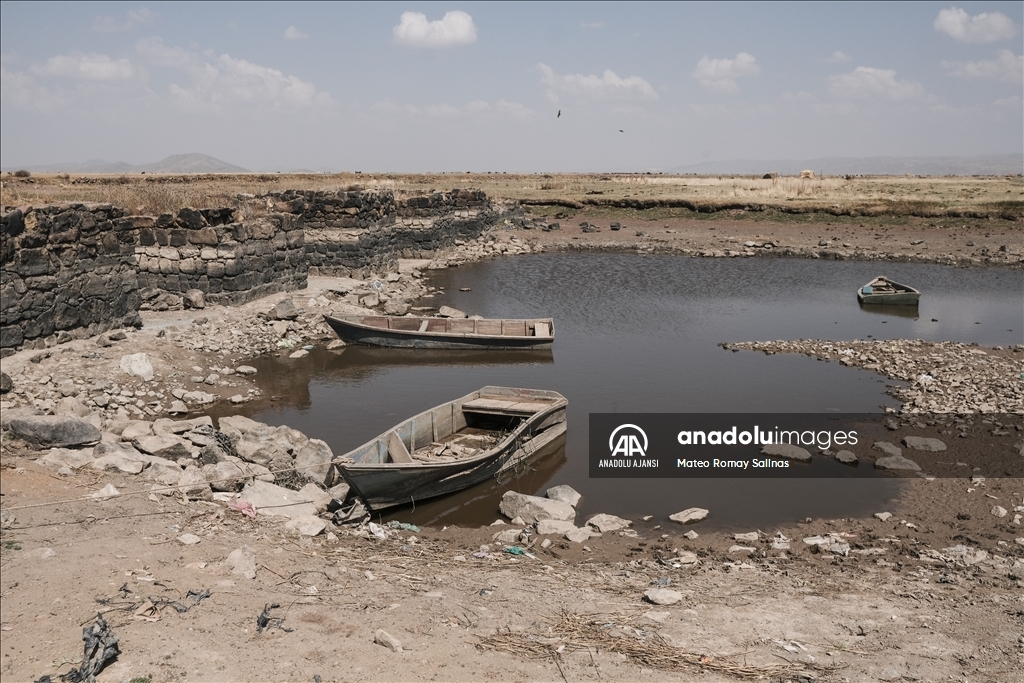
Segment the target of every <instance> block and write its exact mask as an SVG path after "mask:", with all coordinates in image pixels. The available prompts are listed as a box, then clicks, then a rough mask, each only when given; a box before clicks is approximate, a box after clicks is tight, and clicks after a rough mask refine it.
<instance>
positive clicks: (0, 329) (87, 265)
mask: <svg viewBox="0 0 1024 683" xmlns="http://www.w3.org/2000/svg"><path fill="white" fill-rule="evenodd" d="M134 247H135V221H134V219H133V218H132V217H131V216H127V215H126V212H125V211H124V210H122V209H119V208H116V207H113V206H110V205H97V204H89V205H86V204H70V205H66V206H47V207H42V208H36V209H28V210H26V211H24V212H23V211H22V210H20V209H15V210H14V211H11V212H9V213H6V214H4V215H3V217H2V236H0V348H2V349H3V350H4V351H5V352H7V353H10V350H12V349H15V348H18V347H21V346H28V347H35V348H41V347H43V346H52V345H53V344H55V343H58V342H61V341H66V340H70V339H72V338H73V337H83V336H89V335H93V334H98V333H100V332H103V331H105V330H108V329H111V328H113V327H124V326H126V325H139V324H141V319H140V318H139V312H138V311H139V293H138V289H139V285H138V275H137V271H136V266H135V248H134Z"/></svg>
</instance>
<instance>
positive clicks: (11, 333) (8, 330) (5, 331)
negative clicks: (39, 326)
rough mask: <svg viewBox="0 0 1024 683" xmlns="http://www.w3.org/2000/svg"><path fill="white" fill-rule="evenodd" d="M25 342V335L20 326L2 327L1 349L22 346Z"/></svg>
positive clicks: (0, 336) (0, 329)
mask: <svg viewBox="0 0 1024 683" xmlns="http://www.w3.org/2000/svg"><path fill="white" fill-rule="evenodd" d="M24 340H25V335H24V333H23V332H22V329H21V327H19V326H18V325H4V326H2V327H0V347H3V348H5V349H6V348H14V347H16V346H21V342H23V341H24Z"/></svg>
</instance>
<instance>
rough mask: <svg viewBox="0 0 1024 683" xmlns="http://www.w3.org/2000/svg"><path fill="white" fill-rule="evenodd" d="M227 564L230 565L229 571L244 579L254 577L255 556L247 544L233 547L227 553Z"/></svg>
mask: <svg viewBox="0 0 1024 683" xmlns="http://www.w3.org/2000/svg"><path fill="white" fill-rule="evenodd" d="M227 565H228V566H229V567H231V573H232V574H235V575H236V576H241V577H244V578H246V579H255V578H256V556H255V555H253V554H252V551H251V550H249V546H247V545H243V546H242V547H241V548H235V549H234V550H232V551H231V553H230V554H229V555H228V559H227Z"/></svg>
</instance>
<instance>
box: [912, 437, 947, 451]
mask: <svg viewBox="0 0 1024 683" xmlns="http://www.w3.org/2000/svg"><path fill="white" fill-rule="evenodd" d="M903 445H904V446H906V447H907V448H913V449H914V450H915V451H929V452H931V453H937V452H938V451H944V450H946V444H944V443H942V442H941V441H939V440H938V439H927V438H925V437H922V436H905V437H903Z"/></svg>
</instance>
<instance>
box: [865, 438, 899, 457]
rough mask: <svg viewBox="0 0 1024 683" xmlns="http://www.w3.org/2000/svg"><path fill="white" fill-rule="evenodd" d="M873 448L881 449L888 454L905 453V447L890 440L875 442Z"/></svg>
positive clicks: (897, 454)
mask: <svg viewBox="0 0 1024 683" xmlns="http://www.w3.org/2000/svg"><path fill="white" fill-rule="evenodd" d="M871 448H873V449H874V450H876V451H880V452H882V453H885V454H886V455H895V456H900V455H903V449H902V448H900V447H899V446H896V445H894V444H891V443H889V442H888V441H876V442H875V443H874V445H873V446H871Z"/></svg>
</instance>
